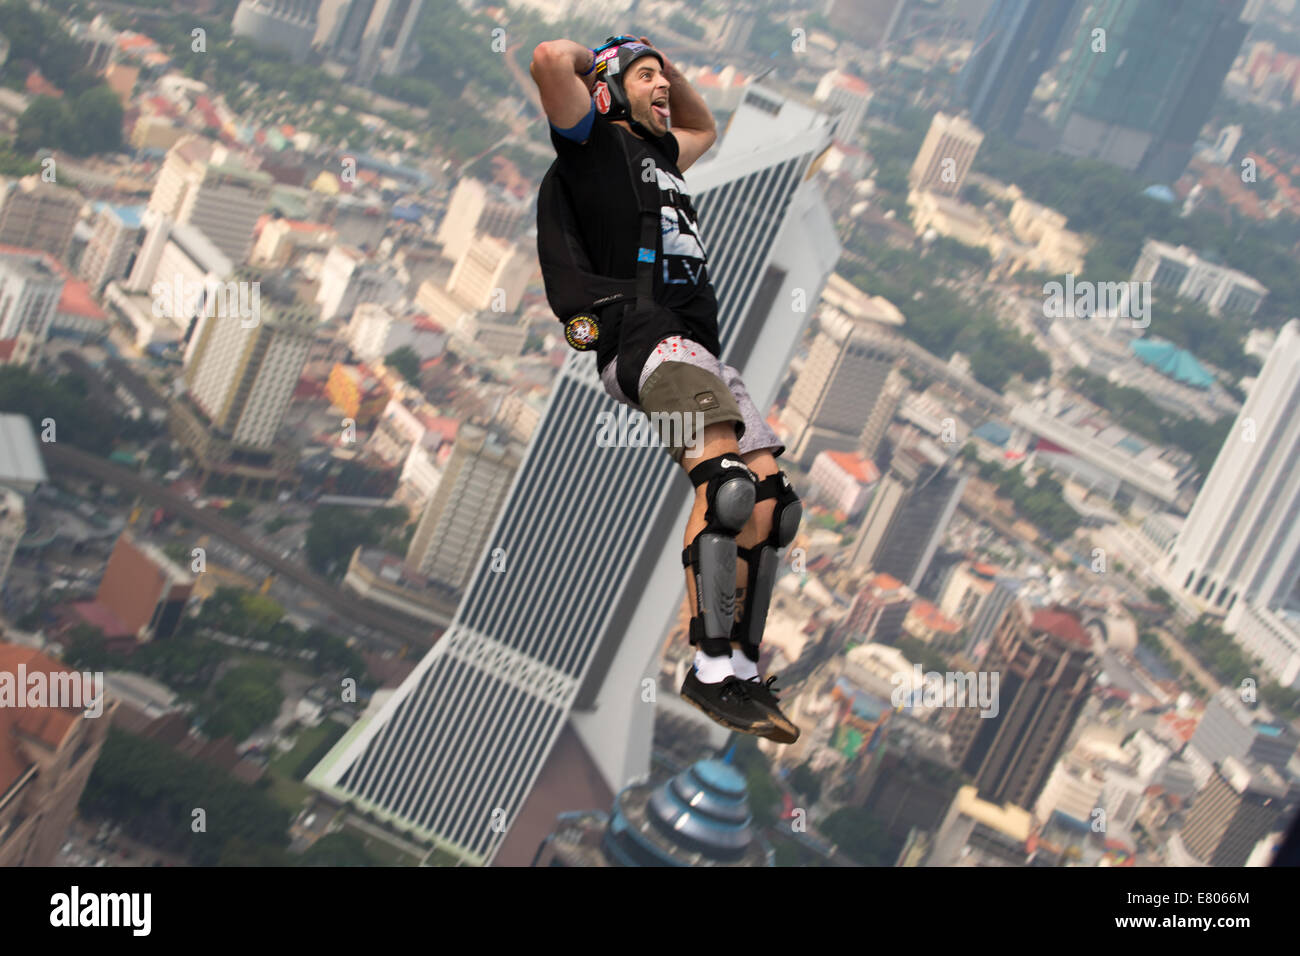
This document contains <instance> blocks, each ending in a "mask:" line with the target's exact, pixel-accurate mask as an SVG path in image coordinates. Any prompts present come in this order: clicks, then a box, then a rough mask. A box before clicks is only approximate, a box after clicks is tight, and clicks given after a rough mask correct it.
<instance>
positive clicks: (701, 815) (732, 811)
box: [532, 760, 776, 866]
mask: <svg viewBox="0 0 1300 956" xmlns="http://www.w3.org/2000/svg"><path fill="white" fill-rule="evenodd" d="M532 865H533V866H775V865H776V854H775V853H774V852H773V850H772V847H771V846H770V845H769V844H768V842H767V841H766V840H764V839H763V837H762V836H760V835H759V833H758V832H757V830H756V829H755V827H754V818H753V815H752V814H751V813H750V812H749V796H748V788H747V786H746V785H745V778H744V776H743V775H742V774H741V773H740V772H739V771H737V770H736V768H735V767H733V766H732V765H731V764H728V763H723V762H722V761H721V760H700V761H698V762H696V763H694V764H692V765H691V766H690V767H687V768H686V769H685V770H683V771H682V772H681V773H679V774H677V775H676V776H675V777H672V778H671V779H669V780H665V781H664V782H663V783H662V784H660V785H659V786H657V787H656V786H652V785H651V784H649V783H634V784H630V785H629V786H627V787H624V788H623V789H622V790H620V791H619V793H618V796H616V797H615V798H614V805H613V807H612V808H611V809H610V812H609V813H608V814H606V813H601V812H599V811H587V812H573V813H565V814H562V815H561V816H560V818H559V819H558V820H557V821H556V827H555V829H554V831H552V833H551V834H550V835H549V836H547V838H546V839H545V841H543V843H542V845H541V846H539V847H538V848H537V856H536V857H535V858H534V859H533V864H532Z"/></svg>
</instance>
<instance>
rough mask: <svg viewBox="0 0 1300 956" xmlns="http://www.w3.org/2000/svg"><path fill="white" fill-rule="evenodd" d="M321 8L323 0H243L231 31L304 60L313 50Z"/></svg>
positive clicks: (294, 58)
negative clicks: (312, 43)
mask: <svg viewBox="0 0 1300 956" xmlns="http://www.w3.org/2000/svg"><path fill="white" fill-rule="evenodd" d="M319 8H320V0H240V3H239V6H238V7H236V8H235V16H234V18H233V19H232V20H231V24H230V26H231V32H233V33H234V34H235V36H240V37H248V38H249V39H250V40H252V41H253V43H255V44H256V45H257V46H259V47H262V48H264V49H267V48H269V49H272V50H278V51H280V52H283V53H287V54H288V55H289V58H290V59H291V60H292V61H293V62H294V63H301V62H303V60H305V59H307V55H308V54H309V53H311V42H312V38H313V37H314V36H315V35H316V29H317V26H318V23H317V20H316V15H317V11H318V10H319Z"/></svg>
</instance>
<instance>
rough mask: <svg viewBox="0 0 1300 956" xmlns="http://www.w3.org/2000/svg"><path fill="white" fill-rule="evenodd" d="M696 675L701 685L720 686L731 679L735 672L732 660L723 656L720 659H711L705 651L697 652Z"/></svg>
mask: <svg viewBox="0 0 1300 956" xmlns="http://www.w3.org/2000/svg"><path fill="white" fill-rule="evenodd" d="M695 673H696V676H698V677H699V679H700V681H701V683H705V684H718V683H721V682H722V681H724V680H726V679H727V678H728V677H730V676H731V675H732V674H733V673H734V672H733V671H732V669H731V658H730V657H728V656H727V655H725V654H723V655H720V656H718V657H710V656H709V655H708V654H705V653H704V651H701V650H697V651H696V652H695Z"/></svg>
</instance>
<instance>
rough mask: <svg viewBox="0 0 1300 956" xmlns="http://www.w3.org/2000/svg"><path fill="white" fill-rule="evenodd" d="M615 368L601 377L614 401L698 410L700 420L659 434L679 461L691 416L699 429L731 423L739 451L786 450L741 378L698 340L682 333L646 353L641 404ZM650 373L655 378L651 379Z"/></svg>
mask: <svg viewBox="0 0 1300 956" xmlns="http://www.w3.org/2000/svg"><path fill="white" fill-rule="evenodd" d="M617 369H618V362H617V360H616V361H613V362H610V363H609V364H608V365H606V366H605V371H604V372H602V373H601V376H600V378H601V382H602V383H604V386H605V392H606V394H608V395H609V396H610V397H611V398H613V399H614V400H615V401H617V402H620V403H621V404H623V405H627V406H629V407H631V408H635V409H638V410H639V411H641V412H643V413H645V414H646V415H652V414H654V413H656V412H658V413H661V414H665V413H666V414H677V415H693V414H695V413H698V419H689V420H687V421H685V422H683V423H682V424H683V426H684V427H683V428H682V429H681V430H680V433H679V432H677V431H673V432H671V433H670V434H665V435H663V436H662V438H663V443H664V446H665V447H666V448H667V449H668V451H669V454H671V455H672V458H673V461H675V462H677V463H678V464H681V461H682V456H683V454H684V453H685V451H686V447H685V445H684V444H683V442H682V440H681V436H686V444H690V443H691V441H690V439H691V435H692V433H693V430H692V427H691V421H692V420H694V421H698V423H699V427H700V428H703V427H707V426H708V425H712V424H715V423H717V422H724V421H730V422H735V423H736V428H737V431H738V433H739V437H738V441H737V443H738V445H739V446H740V454H742V455H744V454H748V453H749V452H751V451H765V450H766V451H769V452H770V453H771V454H772V456H773V457H774V458H775V457H778V456H780V455H781V454H782V453H783V452H784V451H785V445H784V444H782V442H781V439H780V438H779V437H777V434H776V432H774V431H773V430H772V427H771V426H770V425H768V423H767V420H766V419H765V418H764V417H763V414H762V413H761V412H760V411H759V410H758V408H757V406H755V405H754V401H753V399H751V398H750V397H749V392H748V390H747V389H746V388H745V383H744V382H742V381H741V380H740V373H739V372H737V371H736V370H735V369H734V368H733V367H732V366H730V365H724V364H723V363H722V360H721V359H719V358H718V357H717V356H715V355H713V354H712V353H711V352H710V351H709V350H708V349H706V348H705V347H704V346H703V345H700V344H699V343H698V342H695V341H693V340H691V339H688V338H684V337H682V336H680V335H670V336H668V337H667V338H665V339H663V340H662V341H660V343H659V345H658V347H657V348H656V349H655V351H654V352H652V353H650V357H649V358H648V359H646V363H645V366H644V367H643V368H642V369H641V378H640V380H639V382H638V387H639V390H640V394H641V397H642V399H643V401H644V402H645V406H644V407H643V406H641V405H638V404H636V403H635V402H633V401H631V400H630V399H629V398H628V397H627V396H626V395H624V394H623V389H621V388H620V387H619V384H618V370H617ZM688 369H689V371H688ZM697 370H698V371H697ZM656 373H658V374H656ZM652 376H653V377H654V381H651V377H652ZM702 440H703V437H702V436H699V435H696V436H695V441H702Z"/></svg>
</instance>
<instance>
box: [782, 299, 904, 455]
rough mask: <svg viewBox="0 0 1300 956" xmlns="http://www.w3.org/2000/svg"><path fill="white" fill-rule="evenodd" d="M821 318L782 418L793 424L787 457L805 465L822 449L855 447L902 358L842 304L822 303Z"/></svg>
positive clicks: (784, 421) (790, 424) (849, 448)
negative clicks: (853, 316) (834, 306)
mask: <svg viewBox="0 0 1300 956" xmlns="http://www.w3.org/2000/svg"><path fill="white" fill-rule="evenodd" d="M819 323H820V326H821V328H820V331H818V333H817V337H816V338H815V339H814V340H813V344H812V348H811V349H810V350H809V352H808V359H807V360H806V361H805V362H804V366H803V368H802V369H801V370H800V372H799V377H798V378H797V379H796V380H795V383H794V387H793V388H792V389H791V390H790V397H789V399H788V400H787V401H786V403H785V408H783V409H782V410H781V422H782V424H784V425H785V426H786V427H787V428H789V429H790V439H789V440H790V452H789V456H790V458H791V459H792V460H794V461H797V462H799V463H800V464H803V465H805V466H806V465H808V464H810V463H811V462H812V461H813V459H814V458H816V457H817V456H818V455H819V454H820V453H821V452H823V451H828V450H829V451H851V450H854V449H856V448H857V446H858V444H859V440H860V437H861V434H862V427H863V426H862V423H863V422H865V421H868V420H869V419H870V418H871V414H872V412H873V411H874V409H875V406H876V403H877V402H878V401H879V399H880V397H881V395H882V394H883V393H884V391H885V383H886V381H887V380H888V378H889V374H890V372H891V371H892V370H893V369H894V367H895V366H896V365H897V363H898V353H897V351H895V350H893V349H891V348H890V347H889V345H888V344H887V343H884V342H880V341H879V340H878V339H877V338H876V337H875V336H873V335H870V334H869V333H868V332H867V331H865V330H861V329H859V327H858V323H857V322H855V321H854V319H853V318H852V317H850V316H849V315H846V314H845V313H843V312H841V311H839V310H838V309H835V308H832V307H829V306H828V307H826V308H824V309H823V310H822V312H821V317H820V319H819Z"/></svg>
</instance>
